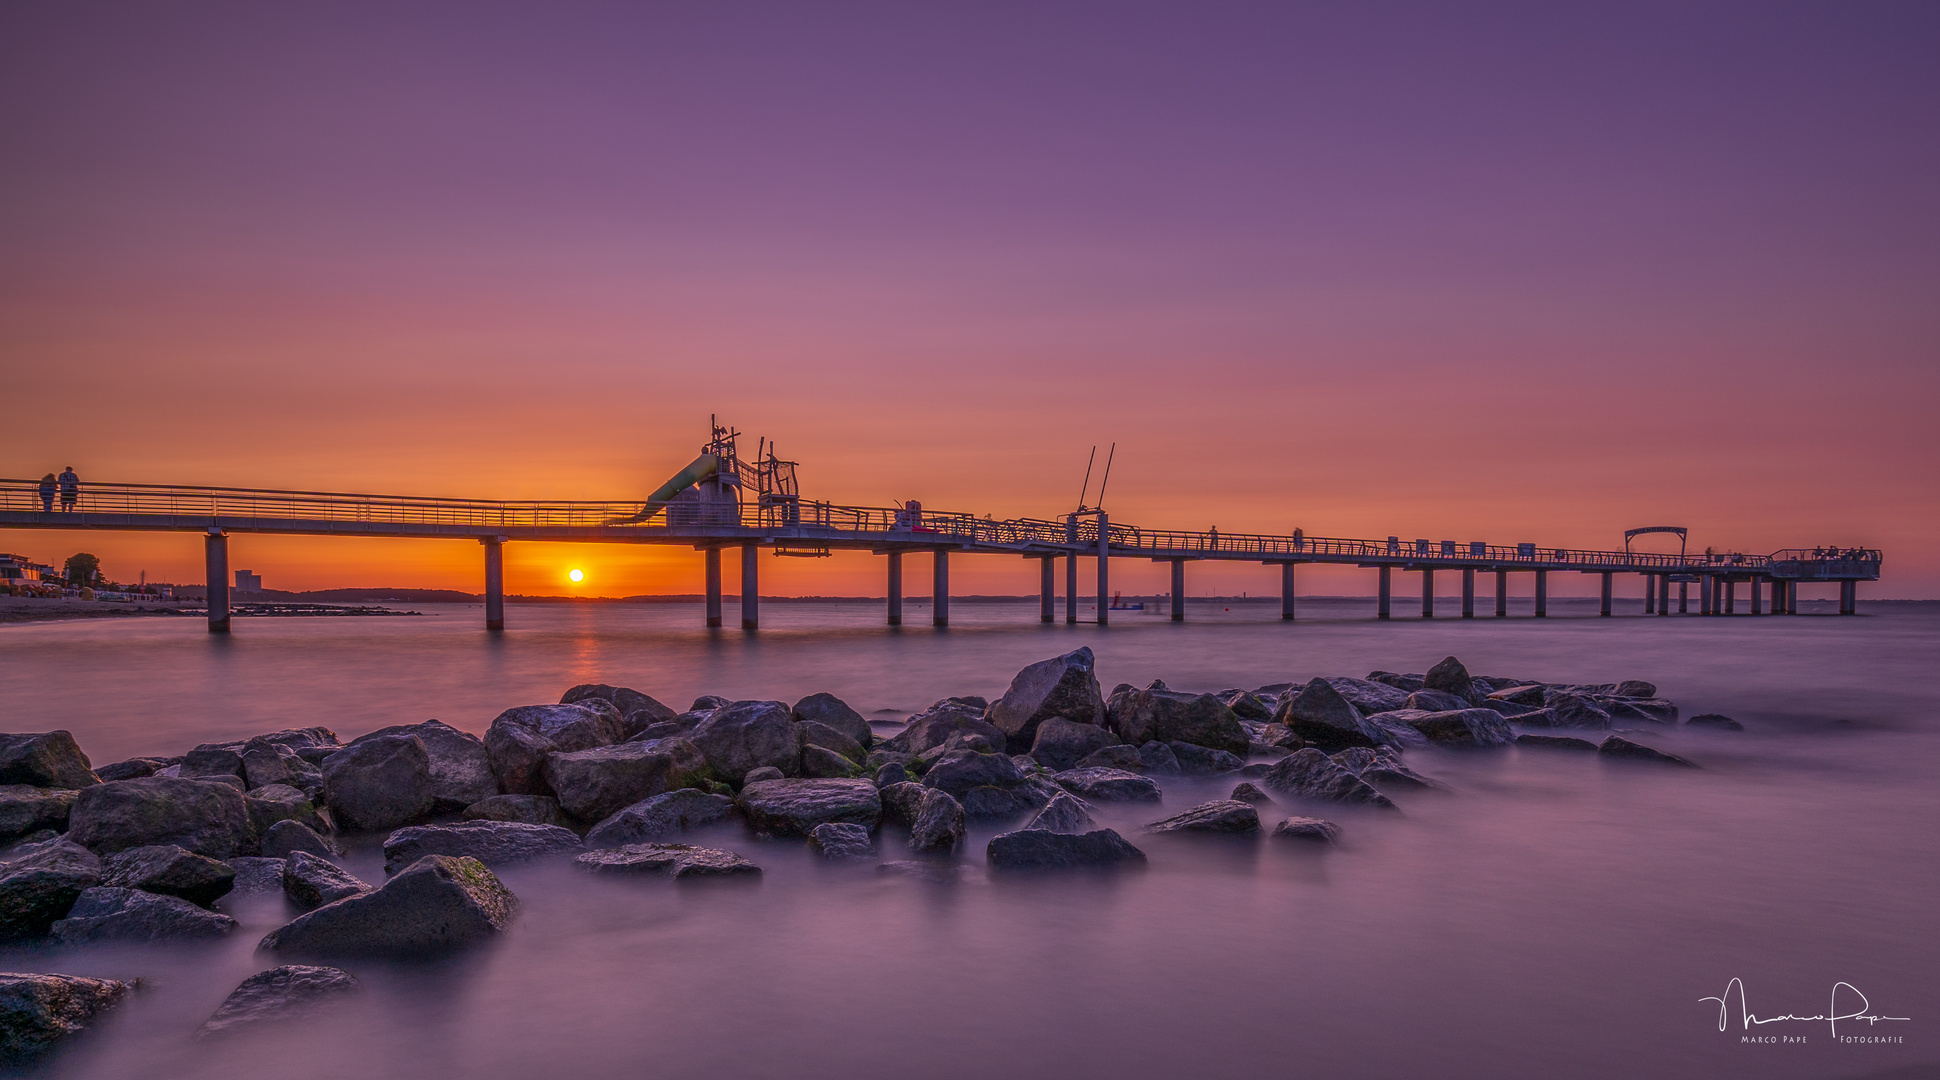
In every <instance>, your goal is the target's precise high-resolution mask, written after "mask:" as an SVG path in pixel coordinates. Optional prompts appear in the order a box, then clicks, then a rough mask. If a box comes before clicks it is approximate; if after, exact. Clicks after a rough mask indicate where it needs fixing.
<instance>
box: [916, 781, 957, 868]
mask: <svg viewBox="0 0 1940 1080" xmlns="http://www.w3.org/2000/svg"><path fill="white" fill-rule="evenodd" d="M966 817H967V815H966V814H965V812H964V809H963V804H962V803H959V802H957V800H956V799H954V798H952V797H951V796H950V795H949V793H948V792H945V791H941V790H938V789H936V788H926V789H924V791H923V798H922V800H921V801H920V802H919V803H918V804H917V807H916V820H915V822H914V823H913V824H912V825H910V827H909V849H910V850H911V851H914V852H918V853H921V854H937V855H940V854H947V853H950V852H954V851H958V850H960V849H961V848H962V847H963V841H964V836H965V828H964V823H965V819H966Z"/></svg>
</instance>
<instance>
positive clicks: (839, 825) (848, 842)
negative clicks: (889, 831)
mask: <svg viewBox="0 0 1940 1080" xmlns="http://www.w3.org/2000/svg"><path fill="white" fill-rule="evenodd" d="M808 846H809V847H810V848H811V849H813V850H814V851H815V853H816V854H818V855H820V856H822V857H823V858H825V859H866V858H868V857H869V855H870V853H871V849H872V847H873V845H872V844H871V843H870V842H869V830H868V829H865V828H863V827H862V826H860V825H851V824H849V823H848V822H826V823H824V824H821V825H817V826H815V827H814V828H813V829H810V830H809V831H808Z"/></svg>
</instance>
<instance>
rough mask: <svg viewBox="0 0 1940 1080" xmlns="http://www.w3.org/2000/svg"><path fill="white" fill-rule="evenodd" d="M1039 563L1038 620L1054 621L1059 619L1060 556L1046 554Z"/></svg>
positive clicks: (1043, 621)
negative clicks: (1058, 566) (1058, 565)
mask: <svg viewBox="0 0 1940 1080" xmlns="http://www.w3.org/2000/svg"><path fill="white" fill-rule="evenodd" d="M1037 564H1038V573H1037V597H1038V612H1037V621H1038V622H1041V623H1053V622H1056V621H1058V569H1057V564H1058V557H1057V556H1056V555H1046V556H1044V557H1042V558H1040V559H1038V560H1037Z"/></svg>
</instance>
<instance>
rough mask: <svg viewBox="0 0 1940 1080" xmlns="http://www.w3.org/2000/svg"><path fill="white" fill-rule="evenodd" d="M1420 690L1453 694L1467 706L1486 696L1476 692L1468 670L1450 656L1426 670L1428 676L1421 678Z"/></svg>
mask: <svg viewBox="0 0 1940 1080" xmlns="http://www.w3.org/2000/svg"><path fill="white" fill-rule="evenodd" d="M1421 688H1422V689H1424V690H1440V691H1442V692H1443V693H1446V694H1453V695H1455V696H1456V697H1458V698H1460V699H1462V701H1464V702H1466V703H1469V704H1473V703H1475V702H1477V701H1480V700H1481V699H1482V698H1484V697H1487V696H1488V695H1487V694H1486V693H1478V692H1477V689H1476V686H1475V680H1474V679H1472V678H1470V677H1469V673H1468V668H1466V667H1463V666H1462V662H1461V661H1460V660H1457V659H1455V658H1454V657H1452V656H1450V657H1446V658H1444V659H1443V660H1442V662H1441V663H1439V664H1436V665H1435V666H1434V667H1431V668H1429V669H1428V674H1426V675H1424V676H1422V679H1421Z"/></svg>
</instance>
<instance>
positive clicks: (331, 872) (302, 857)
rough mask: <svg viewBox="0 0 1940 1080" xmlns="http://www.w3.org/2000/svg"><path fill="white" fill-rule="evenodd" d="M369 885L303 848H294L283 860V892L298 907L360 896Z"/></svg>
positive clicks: (368, 888) (317, 905)
mask: <svg viewBox="0 0 1940 1080" xmlns="http://www.w3.org/2000/svg"><path fill="white" fill-rule="evenodd" d="M370 888H371V887H370V886H369V885H368V884H366V883H364V882H363V881H362V880H360V879H358V878H356V877H353V876H351V874H350V873H349V872H347V871H345V870H344V869H342V868H341V867H339V866H338V865H337V864H336V863H333V862H331V861H330V860H328V859H324V858H320V857H318V856H316V855H312V854H310V853H309V852H307V851H298V852H295V853H294V854H292V855H291V856H290V857H289V859H288V861H286V862H284V864H283V892H284V894H285V895H287V896H288V897H289V898H290V899H291V900H294V901H296V903H297V905H298V906H300V907H306V908H313V907H319V906H321V905H324V904H331V903H335V902H337V901H338V900H343V899H346V898H348V897H352V896H362V895H363V894H364V893H367V892H369V891H370Z"/></svg>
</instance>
